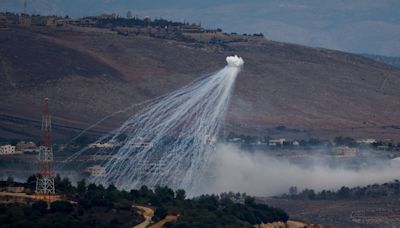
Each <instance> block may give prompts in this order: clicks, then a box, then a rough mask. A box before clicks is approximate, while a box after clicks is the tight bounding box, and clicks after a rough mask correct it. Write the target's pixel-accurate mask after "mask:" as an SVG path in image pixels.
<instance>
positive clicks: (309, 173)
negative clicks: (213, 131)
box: [205, 145, 400, 196]
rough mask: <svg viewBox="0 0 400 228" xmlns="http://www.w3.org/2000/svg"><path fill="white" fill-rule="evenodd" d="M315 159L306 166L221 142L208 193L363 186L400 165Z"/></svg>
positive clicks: (390, 175)
mask: <svg viewBox="0 0 400 228" xmlns="http://www.w3.org/2000/svg"><path fill="white" fill-rule="evenodd" d="M316 160H317V159H313V160H312V162H310V165H309V166H307V167H300V166H299V165H296V164H293V163H291V162H289V161H288V160H285V159H283V158H277V157H271V156H267V155H266V154H265V153H264V154H262V153H250V152H243V151H240V150H239V149H238V148H236V147H234V146H230V145H219V146H218V149H217V153H216V154H215V157H214V160H213V161H214V162H213V163H214V164H213V168H212V169H210V175H211V176H213V181H212V183H210V184H209V185H208V186H207V187H206V188H207V189H206V190H205V192H207V193H220V192H227V191H233V192H246V193H248V194H252V195H256V196H272V195H278V194H281V193H286V192H287V191H288V189H289V187H290V186H297V187H298V188H299V189H305V188H309V189H315V190H318V191H319V190H323V189H338V188H340V187H341V186H349V187H354V186H362V185H368V184H373V183H382V182H386V181H392V180H394V179H396V178H399V174H400V166H399V165H394V164H389V163H388V164H387V165H386V166H382V165H376V166H370V167H366V168H362V169H359V170H357V171H356V170H353V169H350V168H345V167H336V168H332V167H328V166H327V165H326V163H325V162H322V161H320V162H318V161H317V162H316Z"/></svg>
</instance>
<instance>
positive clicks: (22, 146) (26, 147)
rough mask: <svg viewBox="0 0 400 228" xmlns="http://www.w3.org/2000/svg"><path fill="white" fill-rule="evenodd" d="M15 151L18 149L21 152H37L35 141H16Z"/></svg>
mask: <svg viewBox="0 0 400 228" xmlns="http://www.w3.org/2000/svg"><path fill="white" fill-rule="evenodd" d="M15 150H16V151H20V152H21V153H35V152H38V148H37V146H36V143H34V142H32V141H30V142H25V141H20V142H18V143H17V145H16V146H15Z"/></svg>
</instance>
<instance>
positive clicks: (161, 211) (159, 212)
mask: <svg viewBox="0 0 400 228" xmlns="http://www.w3.org/2000/svg"><path fill="white" fill-rule="evenodd" d="M167 214H168V210H167V209H166V208H165V207H159V208H157V209H156V210H155V211H154V220H156V221H159V220H161V219H163V218H165V216H167Z"/></svg>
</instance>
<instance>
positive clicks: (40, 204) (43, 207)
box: [32, 201, 47, 214]
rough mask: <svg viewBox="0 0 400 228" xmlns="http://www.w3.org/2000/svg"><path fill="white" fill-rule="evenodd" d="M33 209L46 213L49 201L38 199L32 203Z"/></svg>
mask: <svg viewBox="0 0 400 228" xmlns="http://www.w3.org/2000/svg"><path fill="white" fill-rule="evenodd" d="M32 209H33V210H36V211H39V212H40V213H42V214H43V213H45V212H46V211H47V203H46V202H44V201H37V202H34V203H33V204H32Z"/></svg>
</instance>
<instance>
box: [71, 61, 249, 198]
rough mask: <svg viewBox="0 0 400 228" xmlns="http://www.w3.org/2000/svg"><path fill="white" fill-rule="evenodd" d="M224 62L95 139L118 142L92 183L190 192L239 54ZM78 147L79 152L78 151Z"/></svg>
mask: <svg viewBox="0 0 400 228" xmlns="http://www.w3.org/2000/svg"><path fill="white" fill-rule="evenodd" d="M226 61H227V66H225V67H224V68H223V69H221V70H219V71H218V72H216V73H214V74H212V75H210V76H208V77H205V78H202V79H200V80H197V81H195V82H192V83H191V84H189V85H187V86H184V87H183V88H181V89H178V90H176V91H174V92H172V93H170V94H167V95H165V96H163V97H160V98H159V99H155V100H152V101H151V102H149V103H148V104H147V105H146V106H145V107H144V108H143V109H142V110H141V111H140V112H138V113H137V114H135V115H133V116H132V117H130V118H129V119H128V120H127V121H125V122H124V123H123V124H122V126H121V127H120V128H118V129H116V130H114V131H112V132H111V133H110V134H108V135H107V136H103V137H102V138H100V139H99V140H97V141H96V142H95V143H107V142H109V143H111V144H116V143H118V144H119V146H118V147H117V148H115V149H111V150H110V149H100V150H99V151H98V152H97V153H96V154H98V155H100V154H101V155H104V154H108V155H111V156H110V157H111V158H110V159H108V160H106V161H105V162H104V163H103V164H101V165H102V166H103V167H104V169H105V175H101V176H93V177H92V181H93V182H95V183H98V184H103V185H108V184H114V185H116V186H117V187H119V188H123V189H133V188H138V187H140V186H142V185H147V186H149V187H155V186H169V187H171V188H173V189H179V188H180V189H185V190H186V191H187V192H188V194H189V195H190V194H192V193H194V192H195V190H196V188H197V187H198V183H199V181H200V180H201V179H202V178H203V175H204V172H205V169H206V168H207V165H208V164H209V159H210V157H211V155H212V154H213V152H214V150H215V141H216V137H217V136H218V134H219V130H220V128H221V125H222V124H223V123H224V119H225V115H226V112H227V109H228V105H229V100H230V97H231V94H232V91H233V87H234V82H235V79H236V76H237V75H238V73H239V72H240V70H241V67H242V66H243V64H244V61H243V59H242V58H240V57H238V56H229V57H227V58H226ZM81 153H82V151H81V152H79V154H81Z"/></svg>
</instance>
